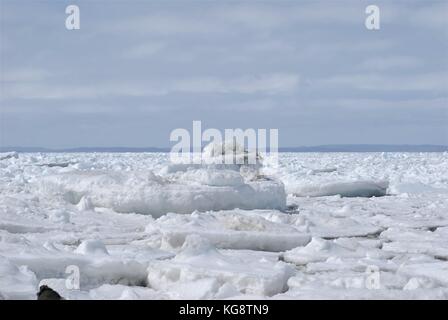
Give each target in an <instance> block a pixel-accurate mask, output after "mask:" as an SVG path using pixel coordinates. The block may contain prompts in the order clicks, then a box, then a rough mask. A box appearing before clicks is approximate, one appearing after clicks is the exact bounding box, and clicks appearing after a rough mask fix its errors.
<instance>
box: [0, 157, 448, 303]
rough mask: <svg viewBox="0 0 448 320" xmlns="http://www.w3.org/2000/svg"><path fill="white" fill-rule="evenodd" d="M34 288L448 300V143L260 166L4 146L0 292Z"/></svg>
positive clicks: (142, 294)
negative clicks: (444, 148)
mask: <svg viewBox="0 0 448 320" xmlns="http://www.w3.org/2000/svg"><path fill="white" fill-rule="evenodd" d="M73 270H77V271H76V272H73ZM78 275H79V277H78ZM42 284H46V285H48V286H50V287H51V288H53V289H54V290H56V291H57V292H58V293H59V294H61V296H63V297H64V298H65V299H447V298H448V153H280V155H279V161H278V162H269V161H265V162H263V163H262V165H260V166H258V167H257V168H252V167H250V166H246V165H240V166H238V165H213V164H210V165H205V164H204V165H189V164H172V163H170V161H169V155H168V154H166V153H14V152H12V153H1V154H0V299H36V292H37V291H38V287H39V286H40V285H42ZM77 284H79V288H78V286H77Z"/></svg>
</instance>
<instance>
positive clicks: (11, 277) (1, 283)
mask: <svg viewBox="0 0 448 320" xmlns="http://www.w3.org/2000/svg"><path fill="white" fill-rule="evenodd" d="M0 275H1V276H0V300H2V299H32V298H34V291H35V289H36V285H37V279H36V276H35V275H34V273H33V272H31V271H30V270H29V269H28V268H27V267H26V266H20V267H18V266H16V265H14V264H13V263H11V262H10V261H9V260H8V259H6V258H4V257H3V256H0Z"/></svg>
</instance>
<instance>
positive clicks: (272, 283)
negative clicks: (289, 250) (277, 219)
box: [148, 235, 293, 298]
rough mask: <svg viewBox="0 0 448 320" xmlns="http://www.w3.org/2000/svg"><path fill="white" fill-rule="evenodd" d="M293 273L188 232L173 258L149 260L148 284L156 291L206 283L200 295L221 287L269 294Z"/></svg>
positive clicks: (208, 295)
mask: <svg viewBox="0 0 448 320" xmlns="http://www.w3.org/2000/svg"><path fill="white" fill-rule="evenodd" d="M292 274H293V269H292V268H291V267H290V266H288V265H287V264H285V263H283V262H275V263H273V262H270V261H267V260H264V259H257V258H256V257H253V256H246V258H242V257H235V256H229V255H224V254H222V253H220V252H218V251H217V250H216V249H215V248H214V247H213V246H212V245H211V244H210V243H209V242H208V241H206V240H204V239H203V238H201V237H200V236H197V235H190V236H188V237H187V238H186V241H185V243H184V245H183V247H182V251H181V252H180V253H179V254H178V255H177V256H176V257H174V259H173V260H170V261H157V262H151V263H150V265H149V267H148V285H149V286H150V287H151V288H154V289H157V290H162V289H167V288H168V289H169V288H171V289H172V290H178V289H179V288H182V287H184V288H185V287H190V289H191V287H195V288H197V287H198V285H200V286H206V290H205V292H204V293H203V298H212V297H214V296H215V295H216V294H218V293H219V292H220V291H222V290H227V291H229V290H231V291H233V292H235V293H244V294H255V295H267V296H271V295H274V294H276V293H280V292H283V291H284V290H285V289H286V282H287V280H288V278H289V277H291V275H292ZM204 281H205V282H206V283H204ZM173 287H174V288H173Z"/></svg>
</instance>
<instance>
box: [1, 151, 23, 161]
mask: <svg viewBox="0 0 448 320" xmlns="http://www.w3.org/2000/svg"><path fill="white" fill-rule="evenodd" d="M12 158H14V159H18V158H19V154H18V153H17V152H15V151H13V152H2V153H0V160H6V159H12Z"/></svg>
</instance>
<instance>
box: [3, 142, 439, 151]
mask: <svg viewBox="0 0 448 320" xmlns="http://www.w3.org/2000/svg"><path fill="white" fill-rule="evenodd" d="M11 151H16V152H19V153H39V152H41V153H82V152H85V153H87V152H90V153H93V152H98V153H101V152H102V153H106V152H107V153H145V152H148V153H157V152H161V153H166V152H169V151H170V148H155V147H147V148H135V147H79V148H60V149H59V148H58V149H56V148H54V149H52V148H41V147H0V152H11ZM279 152H282V153H286V152H291V153H311V152H448V146H444V145H381V144H371V145H368V144H359V145H351V144H350V145H321V146H307V147H283V148H279Z"/></svg>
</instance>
